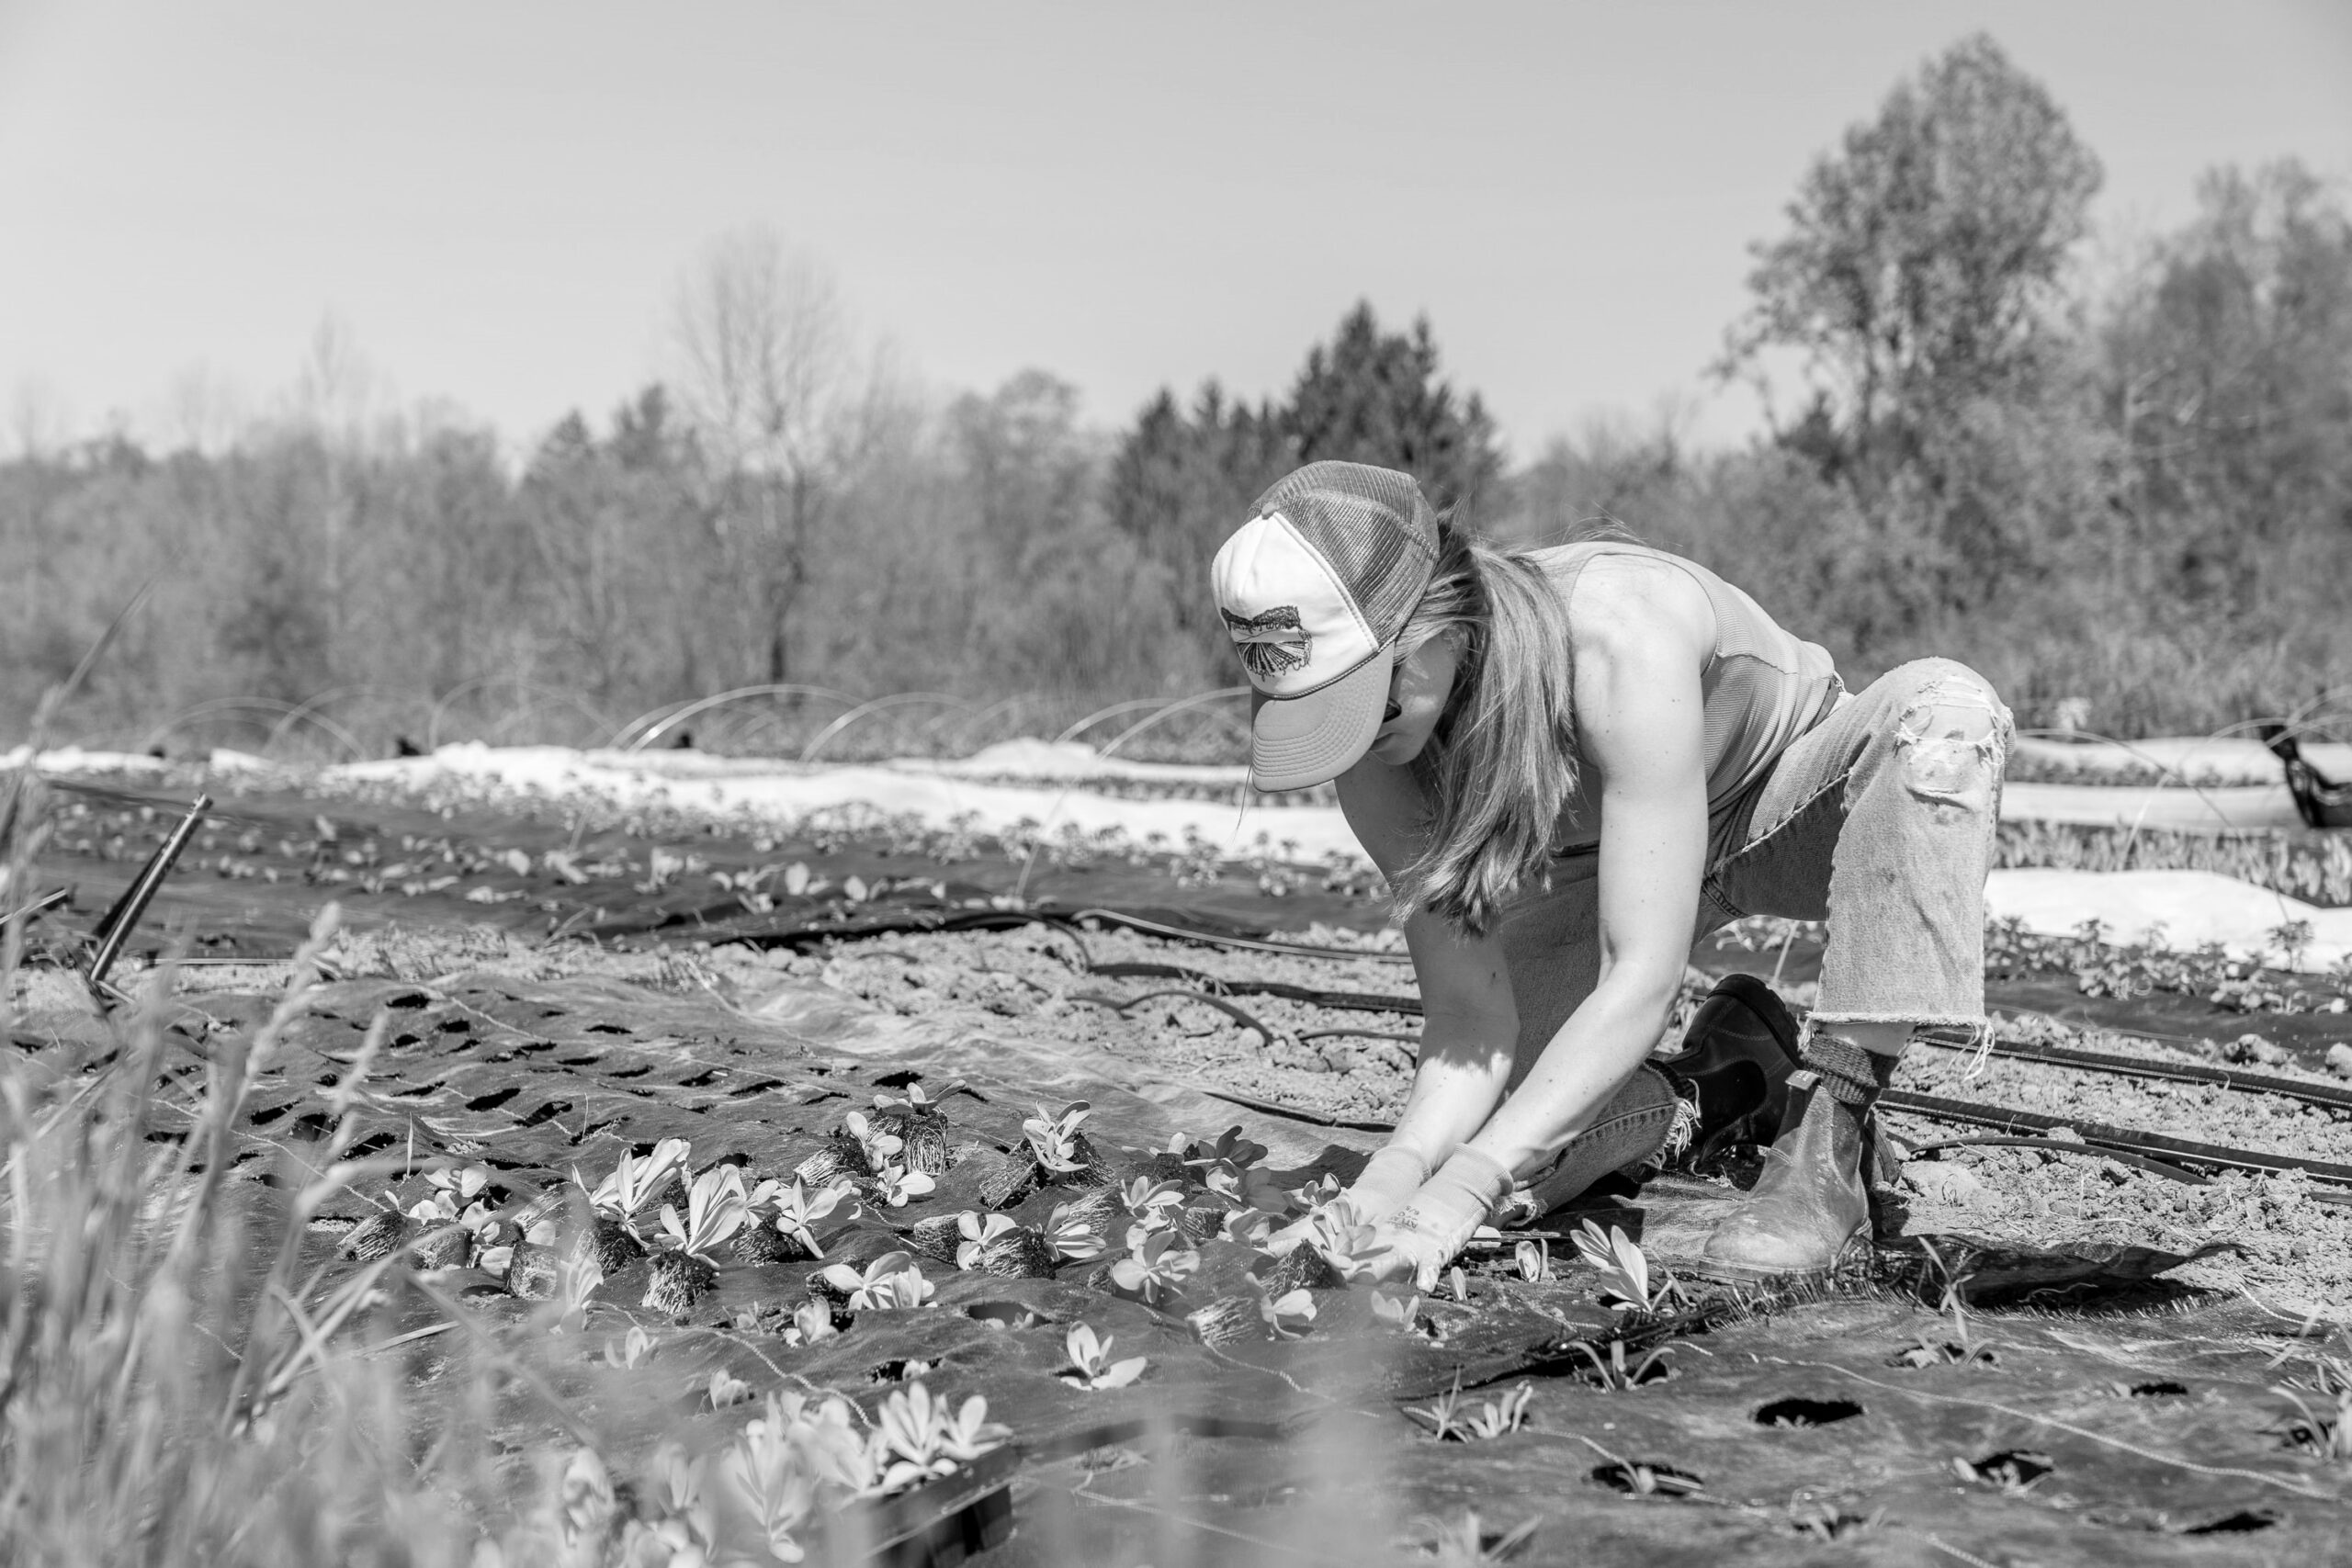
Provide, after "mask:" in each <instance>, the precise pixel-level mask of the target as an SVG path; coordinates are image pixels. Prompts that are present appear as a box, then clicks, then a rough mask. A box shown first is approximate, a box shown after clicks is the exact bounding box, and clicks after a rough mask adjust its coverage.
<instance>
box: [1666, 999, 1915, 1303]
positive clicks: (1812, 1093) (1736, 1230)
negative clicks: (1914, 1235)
mask: <svg viewBox="0 0 2352 1568" xmlns="http://www.w3.org/2000/svg"><path fill="white" fill-rule="evenodd" d="M1893 1075H1894V1057H1892V1056H1886V1055H1879V1054H1877V1053H1874V1052H1870V1051H1864V1050H1862V1049H1860V1047H1859V1046H1856V1045H1852V1044H1849V1043H1847V1042H1846V1041H1843V1040H1839V1039H1837V1038H1835V1037H1834V1036H1826V1035H1815V1037H1814V1038H1813V1039H1812V1040H1810V1041H1808V1042H1806V1043H1805V1046H1804V1066H1803V1067H1801V1068H1799V1069H1798V1070H1797V1071H1796V1072H1794V1073H1792V1074H1790V1075H1789V1120H1788V1122H1787V1124H1786V1125H1785V1126H1783V1127H1782V1128H1781V1133H1780V1135H1779V1136H1778V1137H1776V1138H1775V1139H1774V1140H1773V1142H1772V1146H1771V1147H1770V1149H1768V1150H1767V1151H1765V1155H1764V1174H1763V1176H1762V1177H1761V1178H1760V1179H1758V1181H1757V1183H1756V1186H1755V1188H1754V1189H1753V1190H1750V1191H1749V1193H1748V1194H1747V1201H1746V1202H1744V1203H1742V1204H1741V1205H1740V1207H1739V1208H1738V1210H1737V1211H1736V1212H1735V1213H1733V1214H1731V1215H1730V1217H1728V1218H1727V1219H1725V1220H1724V1222H1723V1223H1722V1224H1718V1225H1717V1226H1716V1227H1715V1230H1714V1234H1713V1235H1710V1236H1709V1237H1708V1238H1707V1245H1706V1247H1705V1248H1704V1249H1703V1251H1702V1254H1701V1257H1702V1266H1701V1269H1700V1270H1699V1271H1700V1272H1702V1273H1708V1274H1714V1275H1717V1276H1719V1277H1722V1278H1725V1279H1732V1280H1770V1279H1782V1278H1786V1277H1788V1276H1791V1275H1799V1274H1816V1273H1822V1272H1826V1270H1828V1269H1832V1268H1834V1267H1835V1266H1836V1265H1837V1264H1838V1260H1839V1259H1840V1258H1844V1257H1845V1256H1846V1255H1847V1254H1848V1253H1849V1251H1850V1250H1852V1249H1853V1248H1854V1247H1855V1245H1856V1243H1857V1242H1858V1241H1859V1242H1863V1243H1867V1241H1868V1239H1869V1234H1870V1224H1871V1201H1870V1189H1869V1186H1868V1184H1867V1183H1866V1182H1865V1181H1864V1179H1863V1176H1862V1161H1863V1158H1864V1156H1866V1155H1867V1153H1868V1152H1869V1142H1870V1138H1869V1133H1868V1130H1867V1128H1866V1126H1865V1123H1866V1122H1867V1120H1868V1118H1869V1116H1870V1109H1871V1103H1872V1102H1873V1101H1875V1100H1877V1099H1878V1095H1879V1090H1881V1089H1884V1088H1885V1087H1886V1083H1887V1079H1888V1078H1889V1077H1892V1076H1893Z"/></svg>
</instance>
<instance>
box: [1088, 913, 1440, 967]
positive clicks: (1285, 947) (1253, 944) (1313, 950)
mask: <svg viewBox="0 0 2352 1568" xmlns="http://www.w3.org/2000/svg"><path fill="white" fill-rule="evenodd" d="M1058 918H1059V919H1069V920H1089V919H1091V920H1102V921H1104V922H1106V923H1108V924H1111V925H1116V926H1125V927H1126V928H1127V929H1129V930H1130V931H1143V932H1145V933H1147V934H1148V935H1151V936H1160V937H1167V938H1169V939H1170V941H1174V942H1198V943H1199V944H1201V945H1202V946H1204V947H1231V948H1238V949H1240V950H1242V951H1243V952H1247V953H1287V954H1289V955H1290V956H1292V957H1295V958H1361V959H1367V960H1369V961H1371V962H1372V963H1374V964H1410V963H1411V962H1412V961H1413V955H1412V954H1411V953H1384V952H1379V951H1376V950H1374V949H1371V948H1353V947H1317V946H1316V945H1315V944H1314V943H1313V942H1283V941H1280V940H1279V939H1276V938H1272V937H1245V936H1218V935H1216V934H1215V933H1213V932H1210V931H1187V930H1185V929H1184V928H1183V927H1182V926H1170V925H1163V924H1162V923H1160V922H1159V921H1158V920H1148V919H1143V918H1141V917H1140V916H1136V915H1130V914H1127V913H1125V912H1124V911H1122V910H1118V909H1080V910H1077V911H1075V912H1073V913H1071V914H1069V915H1066V916H1061V917H1058Z"/></svg>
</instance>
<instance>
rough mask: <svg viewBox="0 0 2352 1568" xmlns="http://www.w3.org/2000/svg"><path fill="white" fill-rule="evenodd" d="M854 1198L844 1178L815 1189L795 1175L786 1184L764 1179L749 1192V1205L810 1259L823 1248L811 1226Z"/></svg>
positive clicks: (820, 1252)
mask: <svg viewBox="0 0 2352 1568" xmlns="http://www.w3.org/2000/svg"><path fill="white" fill-rule="evenodd" d="M855 1197H856V1192H855V1191H854V1189H852V1188H851V1186H850V1185H849V1183H847V1182H846V1181H829V1182H827V1183H826V1184H825V1185H823V1186H822V1187H820V1188H818V1189H817V1190H815V1191H814V1192H811V1191H809V1187H808V1184H807V1183H806V1182H803V1181H802V1180H800V1179H798V1178H797V1177H795V1178H794V1179H793V1182H792V1185H791V1186H789V1187H786V1185H784V1183H782V1182H780V1181H763V1182H761V1183H760V1184H759V1186H758V1187H756V1188H754V1189H753V1190H752V1196H751V1200H750V1207H751V1209H752V1212H753V1213H755V1214H756V1213H762V1212H764V1213H766V1215H767V1223H768V1224H771V1225H773V1226H775V1229H776V1231H777V1233H778V1234H779V1235H786V1236H789V1237H791V1238H792V1239H793V1240H794V1241H795V1242H797V1243H798V1244H799V1245H800V1247H802V1248H803V1249H804V1250H805V1251H807V1253H808V1254H809V1257H811V1258H822V1257H824V1256H825V1249H824V1248H823V1247H820V1246H819V1245H817V1233H816V1231H815V1229H814V1228H813V1227H814V1226H815V1225H816V1224H817V1222H818V1221H819V1220H821V1219H824V1218H825V1217H826V1216H827V1215H829V1214H831V1213H832V1212H833V1211H834V1210H836V1209H838V1208H840V1207H841V1206H842V1203H844V1202H846V1201H851V1200H853V1199H854V1198H855Z"/></svg>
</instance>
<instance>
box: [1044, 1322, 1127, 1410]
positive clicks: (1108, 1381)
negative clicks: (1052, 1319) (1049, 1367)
mask: <svg viewBox="0 0 2352 1568" xmlns="http://www.w3.org/2000/svg"><path fill="white" fill-rule="evenodd" d="M1062 1343H1063V1345H1064V1346H1065V1347H1066V1348H1068V1349H1069V1359H1070V1365H1071V1367H1073V1368H1074V1369H1076V1370H1075V1371H1067V1372H1061V1373H1057V1376H1058V1377H1060V1379H1061V1380H1062V1382H1066V1383H1071V1384H1074V1385H1076V1386H1077V1387H1079V1388H1082V1389H1086V1390H1088V1391H1089V1392H1090V1393H1099V1392H1101V1391H1102V1390H1103V1389H1106V1388H1125V1386H1126V1385H1127V1384H1129V1383H1131V1382H1135V1381H1136V1379H1137V1378H1139V1377H1141V1376H1143V1370H1144V1365H1145V1358H1143V1357H1141V1356H1130V1357H1128V1358H1127V1359H1125V1360H1124V1361H1114V1360H1113V1359H1111V1336H1109V1335H1107V1334H1105V1335H1103V1336H1102V1337H1100V1338H1097V1337H1096V1336H1095V1333H1094V1330H1093V1329H1092V1328H1091V1327H1089V1326H1087V1325H1085V1324H1083V1323H1073V1324H1071V1325H1069V1334H1068V1335H1067V1336H1065V1337H1064V1338H1063V1341H1062Z"/></svg>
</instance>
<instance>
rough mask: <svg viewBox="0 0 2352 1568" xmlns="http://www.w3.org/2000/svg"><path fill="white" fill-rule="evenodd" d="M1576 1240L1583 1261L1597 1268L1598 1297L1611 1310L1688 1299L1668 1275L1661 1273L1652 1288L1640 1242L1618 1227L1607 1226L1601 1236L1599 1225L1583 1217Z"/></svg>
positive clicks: (1659, 1306) (1646, 1309)
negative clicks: (1598, 1281)
mask: <svg viewBox="0 0 2352 1568" xmlns="http://www.w3.org/2000/svg"><path fill="white" fill-rule="evenodd" d="M1576 1243H1577V1252H1578V1253H1580V1254H1582V1255H1583V1257H1584V1260H1585V1261H1586V1262H1587V1263H1589V1264H1590V1265H1591V1266H1592V1267H1593V1268H1594V1269H1597V1270H1599V1272H1600V1299H1601V1302H1602V1303H1603V1304H1604V1305H1606V1306H1607V1307H1608V1308H1609V1309H1610V1310H1611V1311H1612V1312H1657V1311H1660V1310H1662V1309H1664V1308H1666V1307H1668V1306H1669V1305H1673V1304H1675V1303H1682V1302H1686V1301H1687V1300H1688V1298H1687V1296H1686V1295H1685V1293H1684V1292H1683V1289H1682V1286H1681V1284H1680V1283H1679V1281H1677V1280H1676V1279H1675V1278H1674V1276H1673V1275H1671V1274H1666V1275H1662V1276H1661V1277H1660V1278H1659V1280H1658V1281H1657V1286H1656V1288H1655V1289H1653V1288H1652V1286H1651V1283H1650V1265H1649V1259H1648V1258H1645V1257H1644V1256H1643V1255H1642V1249H1641V1246H1640V1244H1638V1243H1637V1242H1635V1241H1634V1238H1633V1237H1631V1236H1629V1235H1626V1234H1625V1233H1624V1231H1623V1230H1622V1229H1620V1228H1619V1227H1618V1226H1616V1225H1611V1226H1610V1227H1609V1234H1608V1235H1601V1234H1600V1226H1599V1225H1597V1224H1593V1222H1592V1221H1590V1220H1587V1221H1585V1222H1584V1224H1582V1225H1581V1226H1579V1227H1577V1235H1576Z"/></svg>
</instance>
